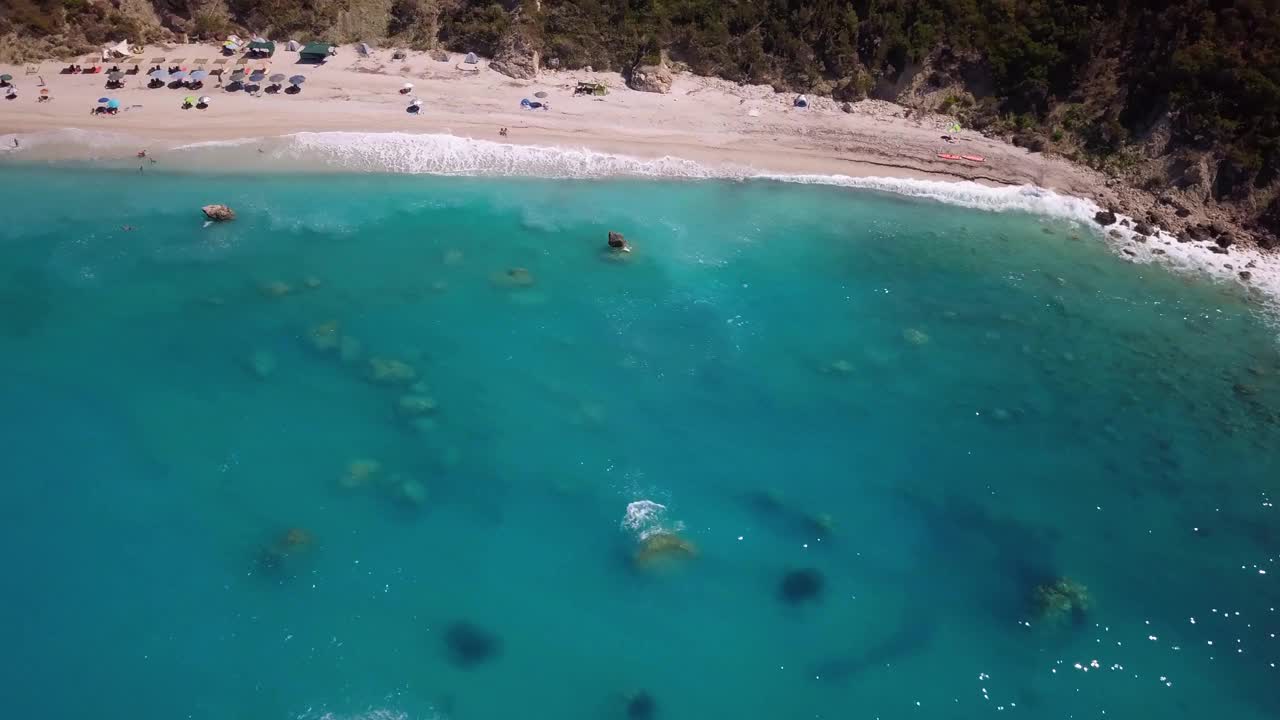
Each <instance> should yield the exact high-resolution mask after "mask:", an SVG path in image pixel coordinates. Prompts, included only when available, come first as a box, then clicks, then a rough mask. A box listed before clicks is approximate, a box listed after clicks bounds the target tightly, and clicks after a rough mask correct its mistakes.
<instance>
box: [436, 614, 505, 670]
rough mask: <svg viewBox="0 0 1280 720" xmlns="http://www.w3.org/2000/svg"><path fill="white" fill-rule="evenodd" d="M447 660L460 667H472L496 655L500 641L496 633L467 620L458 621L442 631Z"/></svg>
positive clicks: (499, 647) (499, 648)
mask: <svg viewBox="0 0 1280 720" xmlns="http://www.w3.org/2000/svg"><path fill="white" fill-rule="evenodd" d="M444 646H445V652H446V653H447V655H448V657H449V660H450V661H452V662H453V664H454V665H456V666H458V667H460V668H472V667H475V666H476V665H479V664H481V663H484V662H488V661H489V660H491V659H493V658H494V657H496V656H497V654H498V652H499V651H500V650H501V648H502V643H501V641H500V640H499V639H498V637H497V636H496V635H494V634H493V633H491V632H489V631H487V630H485V629H484V628H481V627H478V626H476V625H473V624H471V623H469V622H465V621H458V622H454V623H452V624H450V625H449V627H448V629H446V630H445V633H444Z"/></svg>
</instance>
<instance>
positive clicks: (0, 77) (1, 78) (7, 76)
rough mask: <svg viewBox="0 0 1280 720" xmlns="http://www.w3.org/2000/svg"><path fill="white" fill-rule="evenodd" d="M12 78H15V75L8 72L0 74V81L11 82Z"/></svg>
mask: <svg viewBox="0 0 1280 720" xmlns="http://www.w3.org/2000/svg"><path fill="white" fill-rule="evenodd" d="M12 79H13V76H12V75H10V74H8V73H5V74H4V75H0V82H9V81H10V80H12Z"/></svg>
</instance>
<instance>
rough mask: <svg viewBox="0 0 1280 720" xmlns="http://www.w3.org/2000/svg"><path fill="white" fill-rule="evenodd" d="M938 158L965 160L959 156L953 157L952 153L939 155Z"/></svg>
mask: <svg viewBox="0 0 1280 720" xmlns="http://www.w3.org/2000/svg"><path fill="white" fill-rule="evenodd" d="M938 157H940V158H942V159H943V160H963V159H964V158H962V157H960V156H959V155H952V154H951V153H938Z"/></svg>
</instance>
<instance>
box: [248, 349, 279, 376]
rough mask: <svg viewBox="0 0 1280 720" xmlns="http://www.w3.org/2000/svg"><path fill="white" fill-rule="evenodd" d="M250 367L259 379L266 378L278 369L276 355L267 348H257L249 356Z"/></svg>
mask: <svg viewBox="0 0 1280 720" xmlns="http://www.w3.org/2000/svg"><path fill="white" fill-rule="evenodd" d="M249 369H250V370H252V371H253V374H254V375H256V376H257V377H258V378H259V379H262V380H265V379H267V378H269V377H271V375H272V373H274V372H275V371H276V356H275V355H272V354H271V353H270V352H268V351H266V350H257V351H255V352H254V353H253V355H250V356H249Z"/></svg>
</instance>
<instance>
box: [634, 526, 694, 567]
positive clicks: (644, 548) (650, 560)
mask: <svg viewBox="0 0 1280 720" xmlns="http://www.w3.org/2000/svg"><path fill="white" fill-rule="evenodd" d="M697 555H698V548H697V547H695V546H694V545H693V543H691V542H689V541H688V540H685V539H684V538H682V537H680V536H679V535H677V534H675V533H673V532H656V533H653V534H651V535H648V536H646V537H645V538H644V539H643V540H641V541H640V547H639V548H638V549H637V550H636V554H635V557H634V558H633V560H634V561H635V565H636V567H638V568H642V569H648V568H654V567H657V566H659V565H666V564H668V563H672V562H676V561H679V560H684V559H688V558H692V557H696V556H697Z"/></svg>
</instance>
